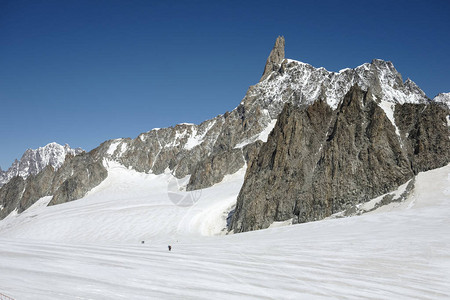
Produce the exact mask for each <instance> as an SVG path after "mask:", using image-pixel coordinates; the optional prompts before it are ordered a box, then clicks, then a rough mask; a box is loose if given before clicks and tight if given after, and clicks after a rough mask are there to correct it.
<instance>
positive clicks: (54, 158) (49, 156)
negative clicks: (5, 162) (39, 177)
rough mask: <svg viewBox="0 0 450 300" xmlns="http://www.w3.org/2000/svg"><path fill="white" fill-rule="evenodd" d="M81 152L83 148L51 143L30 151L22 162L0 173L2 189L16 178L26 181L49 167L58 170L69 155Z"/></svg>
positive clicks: (16, 161) (26, 152) (15, 163)
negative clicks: (19, 177) (30, 176)
mask: <svg viewBox="0 0 450 300" xmlns="http://www.w3.org/2000/svg"><path fill="white" fill-rule="evenodd" d="M81 152H83V149H81V148H76V149H72V148H70V146H69V145H67V144H66V145H64V146H62V145H60V144H57V143H50V144H47V145H45V146H44V147H39V148H38V149H28V150H27V151H25V153H24V154H23V155H22V158H21V159H20V161H18V160H17V159H16V160H15V161H14V163H13V164H12V166H11V167H10V168H9V169H8V170H7V171H4V172H2V173H0V187H1V186H2V185H4V184H5V183H7V182H8V181H9V180H11V178H13V177H15V176H21V177H22V178H24V179H25V178H27V177H28V176H29V175H36V174H37V173H39V172H40V171H42V170H43V169H44V168H45V167H46V166H47V165H51V166H52V167H53V168H55V169H58V168H59V167H61V165H62V164H63V163H64V160H65V158H66V155H67V154H70V155H77V154H79V153H81Z"/></svg>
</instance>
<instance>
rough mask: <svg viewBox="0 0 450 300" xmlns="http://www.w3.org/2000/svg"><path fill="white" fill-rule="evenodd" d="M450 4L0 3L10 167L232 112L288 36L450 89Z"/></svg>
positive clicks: (292, 41)
mask: <svg viewBox="0 0 450 300" xmlns="http://www.w3.org/2000/svg"><path fill="white" fill-rule="evenodd" d="M449 16H450V1H447V0H444V1H394V0H392V1H361V0H360V1H290V2H289V1H273V0H272V1H137V0H133V1H125V0H124V1H112V0H108V1H98V0H89V1H70V0H64V1H61V0H57V1H39V0H32V1H20V0H11V1H4V0H0V104H1V117H0V120H1V121H0V143H1V146H0V166H1V167H3V169H7V168H8V167H9V166H10V165H11V163H12V162H13V160H14V159H15V158H20V157H21V155H22V153H23V152H24V151H25V150H26V149H27V148H37V147H40V146H44V145H46V144H47V143H49V142H53V141H55V142H57V143H60V144H65V143H68V144H70V146H72V147H82V148H84V149H86V150H91V149H93V148H95V147H96V146H98V145H99V144H100V143H101V142H103V141H105V140H107V139H112V138H119V137H133V138H134V137H136V136H137V135H138V134H139V133H141V132H145V131H148V130H150V129H152V128H154V127H167V126H172V125H175V124H177V123H180V122H192V123H200V122H202V121H204V120H206V119H208V118H211V117H214V116H216V115H218V114H221V113H224V112H225V111H227V110H228V111H229V110H232V109H233V108H234V107H236V106H237V105H238V104H239V102H240V100H241V99H242V98H243V97H244V95H245V92H246V90H247V88H248V86H250V85H252V84H255V83H257V82H258V80H259V78H260V76H261V73H262V71H263V68H264V64H265V61H266V58H267V56H268V54H269V52H270V50H271V49H272V46H273V43H274V41H275V39H276V37H277V36H278V35H284V36H285V38H286V57H288V58H292V59H297V60H301V61H304V62H307V63H310V64H312V65H313V66H316V67H321V66H323V67H325V68H326V69H328V70H331V71H338V70H340V69H343V68H345V67H356V66H358V65H361V64H363V63H364V62H370V61H371V60H372V59H373V58H381V59H384V60H391V61H392V62H393V63H394V65H395V66H396V68H397V70H399V72H400V73H402V75H403V77H404V79H406V78H407V77H410V78H411V79H412V80H413V81H415V82H416V83H417V84H418V85H419V86H420V87H421V88H422V89H423V90H424V91H425V93H426V94H427V95H428V96H429V97H431V98H432V97H434V96H435V95H436V94H437V93H439V92H449V90H450V70H449V67H450V17H449Z"/></svg>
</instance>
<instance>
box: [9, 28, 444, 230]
mask: <svg viewBox="0 0 450 300" xmlns="http://www.w3.org/2000/svg"><path fill="white" fill-rule="evenodd" d="M284 47H285V39H284V38H283V37H278V38H277V40H276V42H275V45H274V47H273V49H272V51H271V52H270V54H269V57H268V59H267V61H266V64H265V67H264V70H263V74H262V77H261V79H260V81H259V82H258V83H257V84H255V85H254V86H251V87H250V88H249V89H248V91H247V93H246V95H245V97H244V98H243V99H242V101H241V103H240V104H239V105H238V106H237V107H236V108H235V109H234V110H232V111H231V112H225V113H224V114H222V115H219V116H217V117H215V118H212V119H210V120H207V121H204V122H203V123H201V124H198V125H196V124H179V125H176V126H174V127H169V128H163V129H153V130H151V131H148V132H145V133H142V134H140V135H139V136H138V137H136V138H134V139H131V138H126V139H114V140H108V141H105V142H104V143H102V144H101V145H99V146H98V147H97V148H95V149H94V150H92V151H90V152H88V153H79V154H77V155H66V156H65V159H64V162H63V163H61V164H60V165H59V164H58V165H57V166H54V165H52V164H47V165H46V166H45V167H43V168H41V169H40V170H38V171H37V172H34V173H30V175H28V176H25V177H24V176H15V175H17V174H15V175H14V176H15V177H11V178H10V179H9V180H8V181H7V182H6V183H5V184H4V185H3V186H2V187H1V189H0V207H2V209H1V210H0V218H4V217H5V216H7V215H8V214H9V213H11V212H12V211H14V210H17V211H19V212H21V211H23V210H24V209H26V208H28V207H29V206H30V205H32V204H33V203H34V202H36V201H37V200H38V199H40V198H41V197H43V196H52V197H53V198H52V200H51V202H50V205H55V204H59V203H64V202H67V201H72V200H76V199H79V198H82V197H83V196H84V195H85V194H86V193H87V192H88V191H89V190H91V189H92V188H93V187H95V186H97V185H98V184H100V183H101V182H102V181H103V180H104V179H105V178H106V177H107V176H108V171H107V167H108V163H109V162H111V161H115V162H118V163H120V164H122V165H124V166H126V167H127V168H132V169H135V170H136V171H138V172H145V173H153V174H161V173H163V172H171V173H172V174H173V175H174V176H176V177H178V178H182V177H185V176H187V175H189V176H190V177H189V183H188V185H187V187H186V189H187V190H196V189H202V188H206V187H210V186H212V185H213V184H215V183H218V182H220V181H222V180H223V178H224V176H225V175H227V174H233V173H235V172H237V171H238V170H240V169H242V168H243V167H246V166H248V169H247V174H246V178H245V183H244V185H243V187H242V190H241V193H240V195H239V198H238V202H237V205H236V210H235V214H234V216H233V218H232V222H231V223H230V224H231V225H230V226H231V227H230V229H231V230H234V231H235V232H240V231H246V230H253V229H259V228H265V227H267V226H268V224H269V223H270V222H272V221H276V220H286V219H289V218H294V219H295V220H296V221H298V222H306V221H311V220H315V219H319V218H323V217H325V216H327V215H329V214H330V213H333V212H334V211H337V210H339V209H341V208H343V207H345V206H346V205H347V204H350V203H356V202H358V201H365V200H367V199H369V198H370V197H372V196H374V195H378V194H379V193H382V192H384V191H388V190H390V189H392V188H395V187H397V186H398V185H399V184H401V183H404V182H405V180H407V179H408V178H411V177H412V176H414V174H416V173H417V172H419V171H421V170H425V169H427V168H434V167H437V166H440V165H442V164H445V163H446V162H448V160H449V159H448V148H449V147H448V129H447V127H446V124H447V123H445V121H446V120H445V118H446V116H447V115H448V111H447V110H446V109H447V108H446V107H445V106H444V105H440V104H436V105H435V104H434V103H438V101H436V102H431V100H430V99H429V98H428V97H427V96H426V95H425V93H424V92H423V91H422V90H421V89H420V88H419V87H418V86H417V85H416V84H415V83H414V82H413V81H411V80H409V79H407V80H406V81H403V78H402V76H401V75H400V73H399V72H398V71H397V70H396V69H395V67H394V66H393V64H392V63H391V62H388V61H383V60H380V59H374V60H373V61H372V62H371V63H365V64H363V65H361V66H359V67H356V68H354V69H344V70H341V71H339V72H330V71H327V70H326V69H324V68H315V67H313V66H311V65H309V64H306V63H303V62H300V61H296V60H292V59H286V58H285V51H284ZM441 98H442V97H440V98H439V99H441ZM442 99H446V98H445V97H444V98H442ZM440 102H445V101H444V100H440ZM440 102H439V103H440ZM433 114H434V117H432V116H433ZM442 118H443V120H444V121H443V122H441V121H442V120H441V119H442ZM439 122H440V123H439ZM444 123H445V126H444V125H442V124H444ZM443 126H444V127H443ZM271 132H272V133H271ZM269 133H270V136H269ZM436 147H438V148H436ZM446 149H447V150H446ZM435 156H436V157H435ZM2 172H3V171H2ZM385 172H386V174H385ZM1 174H4V173H1ZM349 174H351V176H350V175H349ZM2 176H3V175H2ZM352 176H353V177H352ZM349 178H354V179H355V181H353V180H351V181H349V180H348V179H349ZM344 188H345V189H346V190H345V191H344ZM252 191H253V195H252V194H251V193H252Z"/></svg>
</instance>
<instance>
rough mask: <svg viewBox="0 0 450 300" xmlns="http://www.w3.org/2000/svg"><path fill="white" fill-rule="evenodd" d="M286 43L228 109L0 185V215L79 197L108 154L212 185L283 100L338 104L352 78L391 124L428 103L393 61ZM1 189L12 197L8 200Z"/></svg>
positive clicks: (194, 184)
mask: <svg viewBox="0 0 450 300" xmlns="http://www.w3.org/2000/svg"><path fill="white" fill-rule="evenodd" d="M284 44H285V42H284V38H283V37H279V38H278V39H277V41H276V43H275V46H274V48H273V49H272V51H271V53H270V55H269V58H268V60H267V62H266V66H265V68H264V73H263V76H262V78H261V80H260V82H258V83H257V84H256V85H254V86H251V87H250V88H249V90H248V91H247V93H246V95H245V97H244V98H243V99H242V101H241V103H240V104H239V106H238V107H236V108H235V109H234V110H232V111H231V112H226V113H225V114H223V115H219V116H217V117H215V118H213V119H210V120H207V121H205V122H203V123H201V124H199V125H195V124H179V125H176V126H174V127H169V128H162V129H154V130H151V131H149V132H145V133H142V134H140V135H139V136H138V137H137V138H135V139H130V138H127V139H115V140H109V141H106V142H104V143H102V144H101V145H100V146H99V147H97V148H96V149H94V150H92V151H91V152H89V153H85V154H84V155H77V156H75V157H73V158H71V159H70V160H68V161H66V162H65V163H63V164H62V165H61V166H60V168H59V169H58V171H57V172H53V173H51V172H50V171H47V173H45V174H42V175H39V174H38V175H37V176H36V178H35V179H34V183H33V182H25V181H23V182H21V181H20V180H17V181H15V182H11V183H10V184H8V185H5V186H4V187H3V188H2V189H1V190H0V201H2V202H3V204H2V205H3V206H4V207H5V209H4V210H3V212H0V217H4V216H5V215H7V214H8V213H9V212H11V211H13V210H14V209H15V207H16V205H19V206H20V207H22V209H23V208H26V207H28V206H29V205H31V204H32V203H34V202H35V201H36V200H38V199H39V198H41V197H43V196H49V195H52V196H53V199H52V201H51V202H50V204H58V203H64V202H67V201H71V200H75V199H79V198H80V197H82V196H83V195H85V194H86V193H87V192H88V191H89V190H90V189H92V188H93V187H95V186H97V185H98V184H100V183H101V182H102V181H103V180H104V179H105V178H106V177H107V171H106V168H105V166H104V161H105V160H110V161H116V162H118V163H120V164H122V165H124V166H125V167H127V168H132V169H134V170H136V171H139V172H145V173H153V174H162V173H164V172H165V171H167V170H168V171H170V172H171V173H172V174H173V175H174V176H175V177H177V178H183V177H185V176H188V175H189V180H188V183H187V186H186V188H187V189H188V190H195V189H202V188H206V187H209V186H212V185H214V184H216V183H218V182H220V181H222V180H223V178H224V176H226V175H227V174H233V173H235V172H237V171H238V170H240V169H241V168H242V167H244V166H245V165H246V164H247V163H248V162H249V161H251V160H252V158H253V157H255V156H256V155H257V153H258V152H259V149H260V147H261V144H262V143H263V142H265V141H266V140H267V138H268V136H269V133H270V132H271V131H272V129H273V128H274V126H275V124H276V122H277V118H278V116H279V115H280V113H281V111H282V110H283V107H284V106H285V104H286V103H291V104H293V105H295V106H298V107H306V106H308V105H310V104H311V103H314V102H316V101H318V100H323V101H325V102H326V103H327V104H328V105H329V106H330V107H331V108H332V109H333V110H336V109H337V107H338V106H339V104H340V103H341V102H342V100H343V98H344V96H345V95H346V94H347V93H348V92H349V91H350V89H351V88H352V87H353V86H355V85H357V86H359V87H360V88H361V89H362V90H365V91H367V92H368V93H369V94H370V95H371V97H372V98H373V99H374V101H376V102H377V103H378V104H379V106H380V107H381V108H382V109H383V111H384V112H385V114H386V116H387V117H388V119H389V122H391V123H392V125H393V126H394V128H398V126H397V124H396V120H395V104H404V103H413V104H428V103H431V100H430V99H429V98H428V97H427V96H426V95H425V93H424V92H423V91H422V90H421V89H420V88H419V87H418V86H417V85H416V84H415V83H414V82H413V81H411V80H410V79H407V80H406V81H403V79H402V76H401V75H400V73H399V72H398V71H397V70H396V69H395V67H394V66H393V64H392V63H391V62H387V61H383V60H379V59H375V60H373V61H372V62H371V63H365V64H363V65H361V66H359V67H356V68H354V69H344V70H341V71H339V72H330V71H327V70H325V69H324V68H315V67H313V66H311V65H309V64H306V63H302V62H300V61H296V60H292V59H286V58H285V57H284ZM397 133H398V134H400V132H399V131H398V130H397ZM44 178H45V179H44ZM48 182H51V183H50V184H44V183H48ZM32 186H33V187H32ZM12 190H14V191H15V192H14V193H13V192H11V191H12ZM22 190H25V192H24V193H23V192H22ZM8 191H9V192H8ZM6 194H8V195H9V196H8V197H9V199H5V197H6V196H5V195H6ZM11 195H13V196H11ZM11 197H12V198H11ZM11 203H15V204H11ZM20 203H22V204H20ZM6 207H7V209H6ZM19 211H20V210H19Z"/></svg>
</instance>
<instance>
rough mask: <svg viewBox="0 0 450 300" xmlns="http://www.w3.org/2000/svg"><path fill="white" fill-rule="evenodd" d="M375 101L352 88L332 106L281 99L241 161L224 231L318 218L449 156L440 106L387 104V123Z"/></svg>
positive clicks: (444, 111) (369, 94)
mask: <svg viewBox="0 0 450 300" xmlns="http://www.w3.org/2000/svg"><path fill="white" fill-rule="evenodd" d="M380 104H381V103H380V97H377V96H376V94H374V93H373V92H372V91H371V90H369V91H368V92H366V91H363V90H362V89H361V88H360V87H358V86H354V87H353V88H352V89H351V90H350V91H349V92H348V93H347V94H346V96H345V97H344V99H343V101H341V102H340V104H339V105H338V107H337V109H336V110H332V108H331V107H330V106H328V105H327V103H326V102H325V101H316V102H314V103H313V104H311V105H310V106H307V107H306V108H299V107H296V106H293V105H289V104H288V105H286V107H285V108H284V110H283V111H282V113H281V114H280V117H279V118H278V122H277V124H276V126H275V128H274V130H273V131H272V133H271V134H270V136H269V139H268V141H267V143H265V144H264V145H263V146H262V147H261V150H260V151H259V154H258V155H257V156H256V157H255V158H254V159H253V160H252V161H250V162H249V167H248V170H247V173H246V176H245V182H244V184H243V187H242V189H241V192H240V194H239V197H238V201H237V205H236V209H235V213H234V216H233V219H232V222H231V225H230V228H229V229H231V230H234V232H243V231H249V230H255V229H261V228H267V227H268V226H269V225H270V224H271V223H272V222H274V221H284V220H287V219H291V218H293V219H294V223H296V222H308V221H314V220H320V219H323V218H325V217H327V216H330V215H331V214H333V213H336V212H339V211H342V210H344V209H345V208H347V207H350V206H352V205H354V204H356V203H361V202H365V201H367V200H369V199H371V198H374V197H376V196H379V195H382V194H384V193H387V192H389V191H391V190H393V189H395V188H396V187H398V186H399V185H401V184H403V183H405V182H407V181H408V180H409V179H411V178H412V177H413V176H414V174H416V173H417V172H420V171H425V170H428V169H433V168H437V167H441V166H444V165H446V164H447V163H448V162H449V161H450V141H449V138H448V133H447V126H446V122H445V118H446V115H447V114H448V110H447V109H445V108H444V107H442V106H440V105H436V104H434V103H430V104H410V103H407V104H395V107H394V118H395V122H394V123H392V122H391V120H390V119H389V117H388V115H387V113H386V112H388V111H387V110H386V108H382V105H380ZM397 127H398V128H397Z"/></svg>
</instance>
